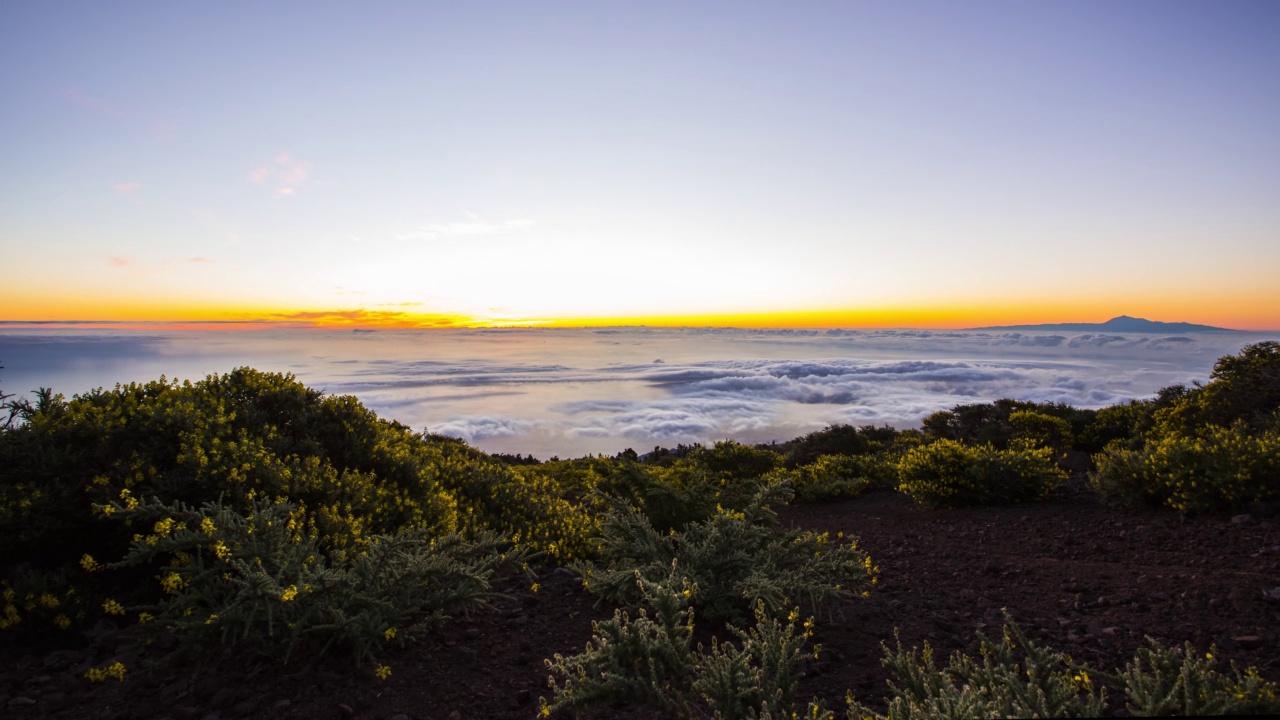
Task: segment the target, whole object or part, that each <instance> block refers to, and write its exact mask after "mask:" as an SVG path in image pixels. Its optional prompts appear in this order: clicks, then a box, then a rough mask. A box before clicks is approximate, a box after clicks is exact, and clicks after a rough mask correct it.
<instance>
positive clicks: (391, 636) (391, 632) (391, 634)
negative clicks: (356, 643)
mask: <svg viewBox="0 0 1280 720" xmlns="http://www.w3.org/2000/svg"><path fill="white" fill-rule="evenodd" d="M382 637H383V639H385V640H386V641H387V642H391V641H392V640H395V639H396V629H395V628H393V627H389V628H387V629H386V630H385V631H383V633H382Z"/></svg>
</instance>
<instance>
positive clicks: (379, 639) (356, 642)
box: [105, 500, 524, 662]
mask: <svg viewBox="0 0 1280 720" xmlns="http://www.w3.org/2000/svg"><path fill="white" fill-rule="evenodd" d="M120 517H121V518H124V519H129V520H133V521H135V524H140V523H143V522H146V523H147V524H150V523H151V521H152V520H153V519H154V518H161V520H160V521H159V523H158V524H161V525H165V527H164V528H163V529H166V530H168V532H166V533H165V534H164V535H162V536H151V537H142V538H139V539H137V540H135V541H134V543H133V545H132V547H131V548H130V550H129V552H128V553H127V554H126V555H125V557H124V559H123V560H121V561H119V562H117V563H114V564H112V566H111V567H112V568H115V569H122V568H129V567H141V568H146V567H157V565H158V571H157V573H156V575H155V578H156V579H155V583H156V587H157V589H158V590H159V591H160V592H158V593H157V595H158V596H159V600H158V601H157V602H155V603H152V604H147V605H142V606H139V607H136V608H134V610H135V611H142V612H143V613H145V614H146V615H147V616H148V618H149V622H148V623H146V625H145V628H146V629H147V630H148V631H151V632H157V633H158V632H164V631H170V632H173V633H174V635H175V636H176V637H177V639H178V641H179V646H180V649H181V650H184V651H199V650H201V649H204V648H208V647H212V646H216V645H224V646H238V647H251V648H254V649H256V650H259V651H262V652H265V653H267V654H271V655H277V656H280V657H282V658H283V659H285V660H287V659H288V658H289V657H290V655H291V654H293V653H294V652H295V651H297V650H299V649H300V648H303V647H305V648H307V649H308V651H310V652H319V653H328V652H345V653H349V654H350V655H351V656H352V657H353V658H354V659H355V660H356V661H357V662H365V661H368V660H373V659H374V658H375V657H376V656H377V655H378V652H379V650H380V648H381V647H382V646H383V645H384V644H385V643H387V642H391V641H392V640H399V641H401V642H404V641H407V640H412V639H413V638H415V637H417V636H418V635H420V634H421V633H423V632H426V631H429V630H431V629H433V628H435V627H437V626H438V625H440V624H441V623H444V622H446V621H447V620H448V619H449V618H450V617H452V616H455V615H457V614H460V613H462V614H465V613H471V612H475V611H477V610H479V609H480V608H483V607H485V606H486V605H487V604H488V603H489V601H490V599H491V597H492V592H491V590H490V578H491V577H492V575H493V573H494V572H495V571H496V570H497V569H499V568H500V567H503V566H508V567H510V566H513V565H518V564H519V563H520V562H522V561H523V558H524V554H523V552H522V551H520V550H513V549H511V548H510V547H509V546H508V543H506V542H505V541H503V540H502V539H501V538H499V537H498V536H495V535H492V534H484V533H477V534H476V535H475V536H474V537H473V538H471V539H463V538H462V537H461V536H458V535H456V534H455V535H446V536H442V537H434V538H433V537H430V536H428V535H426V534H425V533H423V532H421V531H418V532H414V531H403V532H400V533H396V534H394V535H379V536H372V537H368V538H367V539H366V540H365V542H364V543H363V544H362V546H361V547H359V548H358V549H354V550H348V551H344V552H341V553H337V552H334V551H329V552H326V550H325V548H323V547H322V546H321V544H320V543H318V542H317V541H316V540H315V539H314V538H312V537H311V536H310V535H308V534H306V533H302V532H300V531H299V530H298V526H297V523H296V519H297V518H298V517H299V513H298V509H297V508H296V507H295V506H293V505H292V504H290V503H282V502H272V501H267V500H257V501H254V502H253V503H252V504H251V506H250V512H249V513H247V514H241V513H240V512H239V511H237V510H236V509H234V508H232V507H229V506H227V505H225V504H222V503H206V504H204V505H203V506H201V507H199V508H195V507H191V506H187V505H184V504H182V503H171V504H166V503H160V502H158V501H154V500H153V501H148V502H145V503H142V504H140V505H139V506H138V507H136V508H135V509H133V510H121V511H120ZM105 608H106V611H107V612H108V613H114V614H119V613H122V612H123V608H122V607H121V606H120V604H119V603H117V602H115V601H114V600H110V601H108V602H107V604H106V606H105Z"/></svg>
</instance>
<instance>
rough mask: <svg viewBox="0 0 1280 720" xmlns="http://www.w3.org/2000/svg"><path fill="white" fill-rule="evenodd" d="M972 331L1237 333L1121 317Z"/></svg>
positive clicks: (1007, 326) (1198, 326) (1006, 326)
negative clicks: (1097, 320)
mask: <svg viewBox="0 0 1280 720" xmlns="http://www.w3.org/2000/svg"><path fill="white" fill-rule="evenodd" d="M971 329H972V330H1054V331H1061V332H1117V333H1119V332H1127V333H1195V332H1236V331H1235V330H1230V329H1228V328H1220V327H1213V326H1212V325H1196V324H1195V323H1187V322H1161V321H1159V320H1144V319H1143V318H1135V317H1129V316H1128V315H1121V316H1119V317H1113V318H1111V319H1110V320H1108V321H1106V322H1100V323H1045V324H1041V325H994V326H990V327H979V328H971Z"/></svg>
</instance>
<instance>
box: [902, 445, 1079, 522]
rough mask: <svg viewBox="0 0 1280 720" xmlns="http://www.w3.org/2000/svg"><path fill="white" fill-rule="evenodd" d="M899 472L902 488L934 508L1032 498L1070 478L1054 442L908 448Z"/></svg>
mask: <svg viewBox="0 0 1280 720" xmlns="http://www.w3.org/2000/svg"><path fill="white" fill-rule="evenodd" d="M898 472H899V477H900V481H899V485H898V489H899V490H901V491H902V492H904V493H906V494H908V495H910V496H911V497H912V499H914V500H915V501H916V502H918V503H920V504H921V505H925V506H927V507H934V508H939V507H961V506H968V505H1003V504H1010V503H1022V502H1030V501H1032V500H1038V499H1040V498H1043V497H1044V496H1045V495H1046V494H1048V493H1049V492H1050V491H1051V490H1053V488H1054V487H1056V486H1057V484H1058V483H1059V482H1061V481H1062V480H1064V479H1065V478H1066V473H1064V472H1063V471H1062V470H1060V469H1059V468H1058V467H1057V464H1056V463H1055V462H1054V459H1053V451H1052V450H1050V449H1049V448H1030V447H1014V448H1011V449H1009V450H997V449H996V448H994V447H992V446H990V445H979V446H971V445H963V444H961V443H959V442H956V441H953V440H938V441H936V442H933V443H931V444H929V445H924V446H921V447H918V448H915V449H912V450H908V451H907V452H906V453H905V454H904V455H903V456H902V459H901V460H900V461H899V463H898Z"/></svg>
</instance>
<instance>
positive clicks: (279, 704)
mask: <svg viewBox="0 0 1280 720" xmlns="http://www.w3.org/2000/svg"><path fill="white" fill-rule="evenodd" d="M292 704H293V702H292V701H291V700H289V698H285V699H283V700H277V701H276V703H275V705H272V706H271V708H272V709H273V710H284V709H285V708H287V707H289V706H290V705H292Z"/></svg>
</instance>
